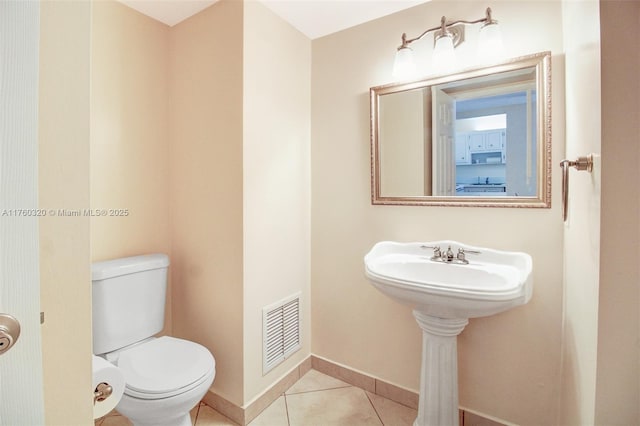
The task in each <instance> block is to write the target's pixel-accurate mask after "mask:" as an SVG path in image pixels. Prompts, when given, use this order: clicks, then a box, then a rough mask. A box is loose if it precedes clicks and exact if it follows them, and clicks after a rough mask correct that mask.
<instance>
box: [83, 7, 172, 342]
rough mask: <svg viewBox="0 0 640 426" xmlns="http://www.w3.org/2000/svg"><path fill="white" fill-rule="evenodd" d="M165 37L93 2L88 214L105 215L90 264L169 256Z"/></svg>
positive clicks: (131, 14)
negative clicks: (122, 212) (118, 211)
mask: <svg viewBox="0 0 640 426" xmlns="http://www.w3.org/2000/svg"><path fill="white" fill-rule="evenodd" d="M168 31H169V27H167V26H166V25H164V24H161V23H159V22H157V21H154V20H153V19H151V18H148V17H146V16H144V15H142V14H140V13H138V12H136V11H134V10H133V9H130V8H128V7H126V6H124V5H123V4H121V3H118V2H115V1H99V2H95V3H94V4H93V10H92V22H91V155H90V159H91V160H90V173H91V208H92V209H93V211H100V210H106V211H107V216H100V217H97V216H94V217H91V260H92V261H94V262H95V261H98V260H105V259H113V258H118V257H126V256H134V255H140V254H148V253H166V254H169V249H170V235H169V209H168V205H169V191H168V188H169V129H168V121H169V116H168V90H169V80H168V60H169V56H168V36H169V32H168ZM113 209H124V210H125V214H126V216H117V215H111V213H112V212H111V210H113ZM167 305H168V306H167V308H168V309H167V315H166V321H165V330H166V331H167V332H168V331H170V325H171V309H170V298H169V299H168V300H167Z"/></svg>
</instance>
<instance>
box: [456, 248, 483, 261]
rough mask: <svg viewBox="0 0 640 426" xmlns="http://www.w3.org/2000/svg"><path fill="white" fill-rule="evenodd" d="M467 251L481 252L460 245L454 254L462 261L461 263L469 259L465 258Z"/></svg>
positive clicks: (472, 252) (471, 252)
mask: <svg viewBox="0 0 640 426" xmlns="http://www.w3.org/2000/svg"><path fill="white" fill-rule="evenodd" d="M466 253H469V254H480V253H482V252H480V251H477V250H465V249H463V248H462V247H460V248H459V249H458V255H457V256H456V257H457V258H458V260H459V261H461V262H463V263H469V261H468V260H467V258H466V256H465V254H466Z"/></svg>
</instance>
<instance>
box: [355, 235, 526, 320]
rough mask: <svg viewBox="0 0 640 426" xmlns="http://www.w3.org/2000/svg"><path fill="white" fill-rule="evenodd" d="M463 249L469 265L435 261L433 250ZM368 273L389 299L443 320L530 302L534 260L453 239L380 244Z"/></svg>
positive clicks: (369, 258)
mask: <svg viewBox="0 0 640 426" xmlns="http://www.w3.org/2000/svg"><path fill="white" fill-rule="evenodd" d="M427 246H431V247H434V246H437V247H441V248H442V251H443V252H446V251H447V249H448V247H451V249H452V251H453V252H454V253H457V252H458V249H460V248H462V249H463V250H464V251H465V252H466V253H465V257H466V259H467V260H468V261H469V263H468V264H460V263H456V261H457V260H454V262H452V263H448V262H442V261H434V260H431V257H432V256H433V249H432V248H426V247H427ZM472 251H477V252H480V253H479V254H472V253H470V252H472ZM364 263H365V273H366V275H367V277H368V278H369V279H370V280H371V282H372V283H373V285H374V286H375V287H376V288H378V289H379V290H380V291H382V292H383V293H384V294H386V295H387V296H389V297H391V298H393V299H395V300H397V301H399V302H402V303H405V304H408V305H410V306H412V307H414V308H415V309H416V310H418V311H420V312H422V313H424V314H426V315H431V316H435V317H439V318H475V317H483V316H488V315H493V314H496V313H498V312H502V311H505V310H507V309H510V308H513V307H515V306H519V305H523V304H525V303H527V302H528V301H529V299H531V294H532V290H533V280H532V277H531V270H532V262H531V256H529V255H528V254H526V253H519V252H506V251H498V250H492V249H488V248H483V247H472V246H467V245H464V244H461V243H458V242H455V241H433V242H426V243H396V242H391V241H383V242H379V243H377V244H376V245H375V246H374V247H373V248H372V249H371V251H370V252H369V253H367V255H366V256H365V258H364Z"/></svg>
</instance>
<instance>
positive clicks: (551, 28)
mask: <svg viewBox="0 0 640 426" xmlns="http://www.w3.org/2000/svg"><path fill="white" fill-rule="evenodd" d="M491 6H492V8H493V11H494V16H495V18H496V19H498V20H500V23H501V27H502V33H503V38H504V40H505V42H506V46H507V48H508V50H509V53H510V55H511V56H518V55H523V54H529V53H534V52H539V51H543V50H551V51H552V53H553V59H552V66H553V71H552V74H553V82H552V85H553V104H552V107H553V117H552V123H553V153H552V155H553V158H554V159H558V158H560V157H561V156H562V155H563V153H564V140H563V135H564V126H563V123H564V96H563V93H564V81H563V74H564V63H563V57H562V23H561V4H560V2H499V3H496V4H492V5H491ZM485 7H486V5H485V4H481V3H475V2H430V3H427V4H424V5H421V6H418V7H415V8H413V9H409V10H407V11H404V12H400V13H397V14H395V15H391V16H389V17H386V18H382V19H379V20H376V21H373V22H370V23H367V24H363V25H360V26H358V27H354V28H351V29H348V30H345V31H342V32H340V33H336V34H333V35H329V36H327V37H323V38H320V39H317V40H314V41H313V44H312V47H313V58H312V150H311V158H312V200H313V203H312V212H311V217H312V253H311V254H312V259H313V261H312V267H311V280H312V281H311V286H312V287H311V298H312V307H311V309H312V318H313V321H312V335H313V341H312V348H311V350H312V353H314V354H315V355H318V356H321V357H325V358H328V359H330V360H332V361H335V362H339V363H342V364H345V365H348V366H350V367H352V368H356V369H358V370H361V371H363V372H365V373H368V374H372V375H374V376H377V377H379V378H381V379H383V380H386V381H389V382H392V383H396V384H398V385H400V386H403V387H406V388H409V389H413V390H417V389H418V378H419V369H420V352H421V335H420V331H419V328H418V326H417V324H416V323H415V320H414V319H413V317H412V314H411V309H409V308H408V307H405V306H401V305H399V304H397V303H395V302H393V301H392V300H390V299H388V298H386V297H385V296H384V295H382V294H381V293H379V292H377V291H376V290H375V289H374V288H373V287H372V286H371V285H370V284H369V283H368V282H367V280H366V279H365V277H364V272H363V261H362V258H363V256H364V255H365V253H366V252H367V251H368V250H369V249H370V248H371V247H372V246H373V244H374V243H375V242H376V241H380V240H399V241H415V240H417V241H433V240H438V239H455V240H459V241H463V242H465V243H468V244H473V245H480V246H487V247H493V248H498V249H507V250H521V251H525V252H528V253H530V254H531V255H532V256H533V262H534V282H535V284H534V292H533V298H532V300H531V302H530V303H529V304H528V305H526V306H523V307H520V308H517V309H514V310H512V311H510V312H506V313H503V314H500V315H496V316H493V317H489V318H480V319H473V320H471V321H470V324H469V325H468V326H467V328H466V330H465V331H464V332H463V333H462V335H461V336H460V337H459V340H458V348H459V383H460V404H461V405H462V406H463V407H466V408H469V409H472V410H474V411H478V412H480V413H486V414H489V415H492V416H494V417H497V418H500V419H504V420H507V421H510V422H514V423H519V424H523V425H526V424H553V423H555V421H556V414H557V411H558V407H557V399H558V396H559V387H560V380H559V372H560V368H559V367H560V346H561V318H562V245H563V238H562V221H561V219H560V206H559V203H558V201H559V186H558V185H554V187H553V207H552V208H551V209H549V210H546V209H479V208H445V207H389V206H372V205H371V204H370V200H369V194H370V187H369V185H370V183H369V182H370V181H369V177H370V163H369V154H370V153H369V98H368V89H369V87H370V86H374V85H380V84H384V83H389V82H390V81H391V80H392V79H391V69H392V65H393V54H394V52H395V48H396V47H397V45H398V44H399V41H400V34H402V33H403V32H407V34H409V35H414V34H419V33H420V32H421V31H422V30H424V27H425V17H439V16H442V15H446V16H448V17H451V18H453V19H476V18H478V17H481V16H484V8H485ZM435 23H437V20H436V21H435V22H434V24H435ZM543 27H544V28H545V31H539V29H540V28H543ZM469 43H471V40H470V41H469ZM423 45H425V46H427V48H428V49H430V46H431V44H430V43H429V42H428V41H426V42H423ZM469 46H470V45H469ZM469 49H471V48H470V47H469ZM469 49H468V50H467V52H469ZM417 50H418V49H416V51H417ZM416 53H417V52H416ZM461 53H463V52H461ZM469 54H471V53H469ZM554 161H555V160H554ZM553 172H554V176H555V173H556V170H555V167H554V171H553Z"/></svg>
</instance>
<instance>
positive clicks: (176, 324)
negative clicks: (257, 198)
mask: <svg viewBox="0 0 640 426" xmlns="http://www.w3.org/2000/svg"><path fill="white" fill-rule="evenodd" d="M242 29H243V4H242V2H236V1H225V0H223V1H220V2H218V3H215V4H214V5H213V6H211V7H209V8H208V9H205V10H204V11H202V12H201V13H199V14H197V15H195V16H193V17H191V18H190V19H188V20H186V21H183V22H182V23H180V24H178V25H177V26H175V27H173V28H171V33H170V44H169V46H170V50H169V54H170V66H169V75H170V76H171V82H170V85H171V89H170V97H169V105H170V110H169V114H170V117H171V126H170V127H171V129H170V135H171V136H170V137H171V141H172V142H171V148H170V153H169V155H170V158H171V176H170V193H171V199H170V202H169V205H168V206H166V207H167V208H168V209H169V210H170V213H171V221H172V227H171V241H172V249H171V258H172V262H173V264H172V280H173V283H174V288H173V293H172V295H173V313H174V317H173V330H174V333H175V335H176V336H178V337H183V338H186V339H190V340H193V341H196V342H199V343H201V344H203V345H205V346H206V347H207V348H209V349H210V350H211V352H213V355H214V356H215V358H216V369H217V372H216V378H215V381H214V383H213V390H214V391H215V392H216V393H218V394H219V395H221V396H223V397H224V398H226V399H227V400H229V401H231V402H232V403H234V404H236V405H239V406H242V405H243V402H244V399H243V377H244V372H243V338H242V333H243V287H242V286H243V207H242V202H243V192H242V184H243V163H242V160H243V159H242V143H243V142H242V140H243V139H242V138H243V125H242V123H243V121H242V120H243V105H242V102H243V98H242V91H243V87H242V85H243V69H242V66H243V63H242V34H243V33H242Z"/></svg>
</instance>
